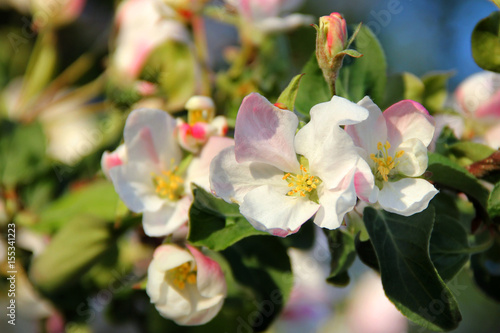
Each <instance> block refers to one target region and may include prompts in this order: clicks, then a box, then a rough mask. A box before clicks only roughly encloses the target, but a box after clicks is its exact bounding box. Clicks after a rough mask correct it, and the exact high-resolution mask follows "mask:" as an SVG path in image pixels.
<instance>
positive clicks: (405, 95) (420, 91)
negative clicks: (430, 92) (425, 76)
mask: <svg viewBox="0 0 500 333" xmlns="http://www.w3.org/2000/svg"><path fill="white" fill-rule="evenodd" d="M424 90H425V86H424V83H423V82H422V81H421V80H420V79H419V78H418V77H417V76H415V75H413V74H411V73H407V72H404V73H398V74H393V75H390V76H389V77H388V79H387V89H386V90H385V97H384V103H383V108H387V107H389V106H391V105H392V104H394V103H397V102H399V101H401V100H403V99H411V100H413V101H416V102H419V103H422V99H423V95H424Z"/></svg>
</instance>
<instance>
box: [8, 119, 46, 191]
mask: <svg viewBox="0 0 500 333" xmlns="http://www.w3.org/2000/svg"><path fill="white" fill-rule="evenodd" d="M0 132H1V133H2V135H1V137H0V155H1V156H2V158H0V179H1V182H2V183H3V184H4V185H6V186H14V185H17V184H27V183H30V182H31V181H33V180H34V179H35V178H36V177H37V176H38V175H40V174H41V173H43V172H45V171H46V170H48V169H49V167H50V165H49V162H48V160H47V159H46V155H45V149H46V147H45V141H46V139H45V135H44V134H43V130H42V126H41V125H40V124H39V123H31V124H26V125H23V124H16V123H12V122H8V121H4V122H2V123H1V124H0Z"/></svg>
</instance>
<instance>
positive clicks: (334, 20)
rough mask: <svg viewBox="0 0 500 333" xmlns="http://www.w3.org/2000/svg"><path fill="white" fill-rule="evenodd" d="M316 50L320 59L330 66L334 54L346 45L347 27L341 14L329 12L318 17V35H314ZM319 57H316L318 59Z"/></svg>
mask: <svg viewBox="0 0 500 333" xmlns="http://www.w3.org/2000/svg"><path fill="white" fill-rule="evenodd" d="M316 43H317V44H316V48H317V52H319V55H320V56H321V61H322V62H325V65H327V66H329V67H331V65H332V64H333V59H334V57H335V55H336V54H337V53H339V52H342V51H343V50H344V49H345V47H346V46H347V27H346V22H345V20H344V18H343V17H342V15H340V14H339V13H331V14H330V16H322V17H320V18H319V28H318V35H317V37H316ZM319 60H320V58H318V61H319ZM320 67H321V64H320Z"/></svg>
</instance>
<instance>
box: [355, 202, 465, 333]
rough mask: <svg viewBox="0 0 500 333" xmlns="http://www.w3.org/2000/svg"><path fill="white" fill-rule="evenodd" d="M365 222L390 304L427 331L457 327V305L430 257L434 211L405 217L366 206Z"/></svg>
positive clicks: (430, 209)
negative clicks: (427, 329)
mask: <svg viewBox="0 0 500 333" xmlns="http://www.w3.org/2000/svg"><path fill="white" fill-rule="evenodd" d="M363 221H364V223H365V226H366V229H367V231H368V234H369V235H370V239H371V241H372V243H373V247H374V249H375V252H376V254H377V258H378V262H379V267H380V274H381V277H382V284H383V286H384V290H385V294H386V295H387V297H388V298H389V299H390V300H391V302H392V303H394V305H395V306H396V307H397V308H398V310H399V311H401V312H402V313H403V314H404V315H405V316H406V317H408V318H409V319H410V320H412V321H414V322H415V323H417V324H419V325H421V326H424V327H426V328H429V329H432V330H451V329H454V328H456V327H457V326H458V323H459V322H460V320H461V315H460V311H459V309H458V304H457V302H456V300H455V298H454V297H453V295H452V294H451V292H450V290H449V289H448V287H447V286H446V284H445V283H444V282H443V280H442V279H441V278H440V277H439V275H438V274H437V272H436V269H435V268H434V266H433V265H432V262H431V259H430V257H429V241H430V237H431V231H432V227H433V224H434V209H433V208H432V207H429V208H428V209H426V210H425V211H423V212H422V213H419V214H415V215H412V216H409V217H404V216H400V215H396V214H391V213H388V212H385V211H377V210H375V209H373V208H371V207H367V208H365V210H364V217H363ZM436 309H439V310H436Z"/></svg>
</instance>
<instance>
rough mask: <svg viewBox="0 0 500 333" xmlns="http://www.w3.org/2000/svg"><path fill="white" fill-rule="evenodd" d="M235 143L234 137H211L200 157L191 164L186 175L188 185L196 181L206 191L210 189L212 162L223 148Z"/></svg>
mask: <svg viewBox="0 0 500 333" xmlns="http://www.w3.org/2000/svg"><path fill="white" fill-rule="evenodd" d="M233 145H234V140H233V139H230V138H224V137H216V136H213V137H210V139H208V142H207V144H206V145H205V147H203V150H202V151H201V154H200V157H196V158H194V159H193V160H192V161H191V163H190V164H189V168H188V170H187V176H186V184H188V185H187V186H189V184H191V183H195V184H196V185H198V186H201V187H203V188H204V189H205V190H206V191H210V182H209V174H210V163H211V162H212V160H213V159H214V157H215V156H217V154H219V153H220V152H221V151H222V150H223V149H225V148H227V147H230V146H233Z"/></svg>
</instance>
